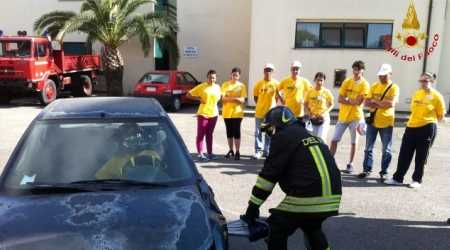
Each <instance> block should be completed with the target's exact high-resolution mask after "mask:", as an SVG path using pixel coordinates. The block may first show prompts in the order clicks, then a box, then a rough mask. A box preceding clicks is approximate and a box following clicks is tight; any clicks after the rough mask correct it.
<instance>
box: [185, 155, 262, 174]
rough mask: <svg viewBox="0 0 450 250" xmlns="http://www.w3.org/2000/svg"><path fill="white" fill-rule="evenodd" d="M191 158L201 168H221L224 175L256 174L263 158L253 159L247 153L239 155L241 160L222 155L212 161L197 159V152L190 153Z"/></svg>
mask: <svg viewBox="0 0 450 250" xmlns="http://www.w3.org/2000/svg"><path fill="white" fill-rule="evenodd" d="M191 157H192V159H194V161H195V162H196V163H197V164H198V165H199V167H201V168H209V169H223V171H221V173H222V174H226V175H242V174H258V172H259V170H260V169H261V168H262V166H263V162H264V161H263V160H254V159H252V158H251V156H249V155H241V160H239V161H236V160H234V159H226V158H225V157H224V156H223V155H220V156H219V159H217V160H213V161H207V162H202V161H198V158H197V154H195V153H191Z"/></svg>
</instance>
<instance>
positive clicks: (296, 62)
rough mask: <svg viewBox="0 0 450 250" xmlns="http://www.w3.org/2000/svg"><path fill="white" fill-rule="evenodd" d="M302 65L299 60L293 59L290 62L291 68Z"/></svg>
mask: <svg viewBox="0 0 450 250" xmlns="http://www.w3.org/2000/svg"><path fill="white" fill-rule="evenodd" d="M301 67H302V63H301V62H299V61H293V62H292V64H291V68H301Z"/></svg>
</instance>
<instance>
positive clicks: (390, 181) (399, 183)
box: [384, 178, 403, 186]
mask: <svg viewBox="0 0 450 250" xmlns="http://www.w3.org/2000/svg"><path fill="white" fill-rule="evenodd" d="M384 184H386V185H393V186H401V185H403V183H401V182H398V181H396V180H394V178H389V179H387V180H385V181H384Z"/></svg>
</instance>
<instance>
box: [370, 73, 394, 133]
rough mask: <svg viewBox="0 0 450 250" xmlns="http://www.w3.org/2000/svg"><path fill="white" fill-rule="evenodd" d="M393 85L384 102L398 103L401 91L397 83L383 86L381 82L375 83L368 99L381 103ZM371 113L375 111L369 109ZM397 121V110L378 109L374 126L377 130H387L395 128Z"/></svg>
mask: <svg viewBox="0 0 450 250" xmlns="http://www.w3.org/2000/svg"><path fill="white" fill-rule="evenodd" d="M390 84H393V85H392V87H391V88H390V89H389V90H388V92H387V93H386V95H385V96H384V98H383V100H394V101H396V100H397V99H398V96H399V89H398V86H397V84H395V83H392V82H390V83H386V84H383V83H381V82H375V83H374V84H372V87H371V88H370V91H369V94H368V95H367V99H374V100H377V101H379V100H380V99H381V97H382V96H383V93H384V91H386V88H387V87H388V86H389V85H390ZM369 110H370V111H373V109H369ZM394 121H395V108H394V107H392V108H378V109H377V112H376V113H375V119H374V122H373V126H374V127H376V128H387V127H392V126H394Z"/></svg>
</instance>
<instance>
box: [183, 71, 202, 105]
mask: <svg viewBox="0 0 450 250" xmlns="http://www.w3.org/2000/svg"><path fill="white" fill-rule="evenodd" d="M183 77H184V79H185V84H184V85H185V88H186V92H189V91H190V90H191V89H193V88H194V87H195V86H197V85H198V84H199V82H198V81H197V79H195V77H194V76H192V75H191V74H190V73H188V72H184V73H183ZM189 102H191V103H197V101H190V100H189Z"/></svg>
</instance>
